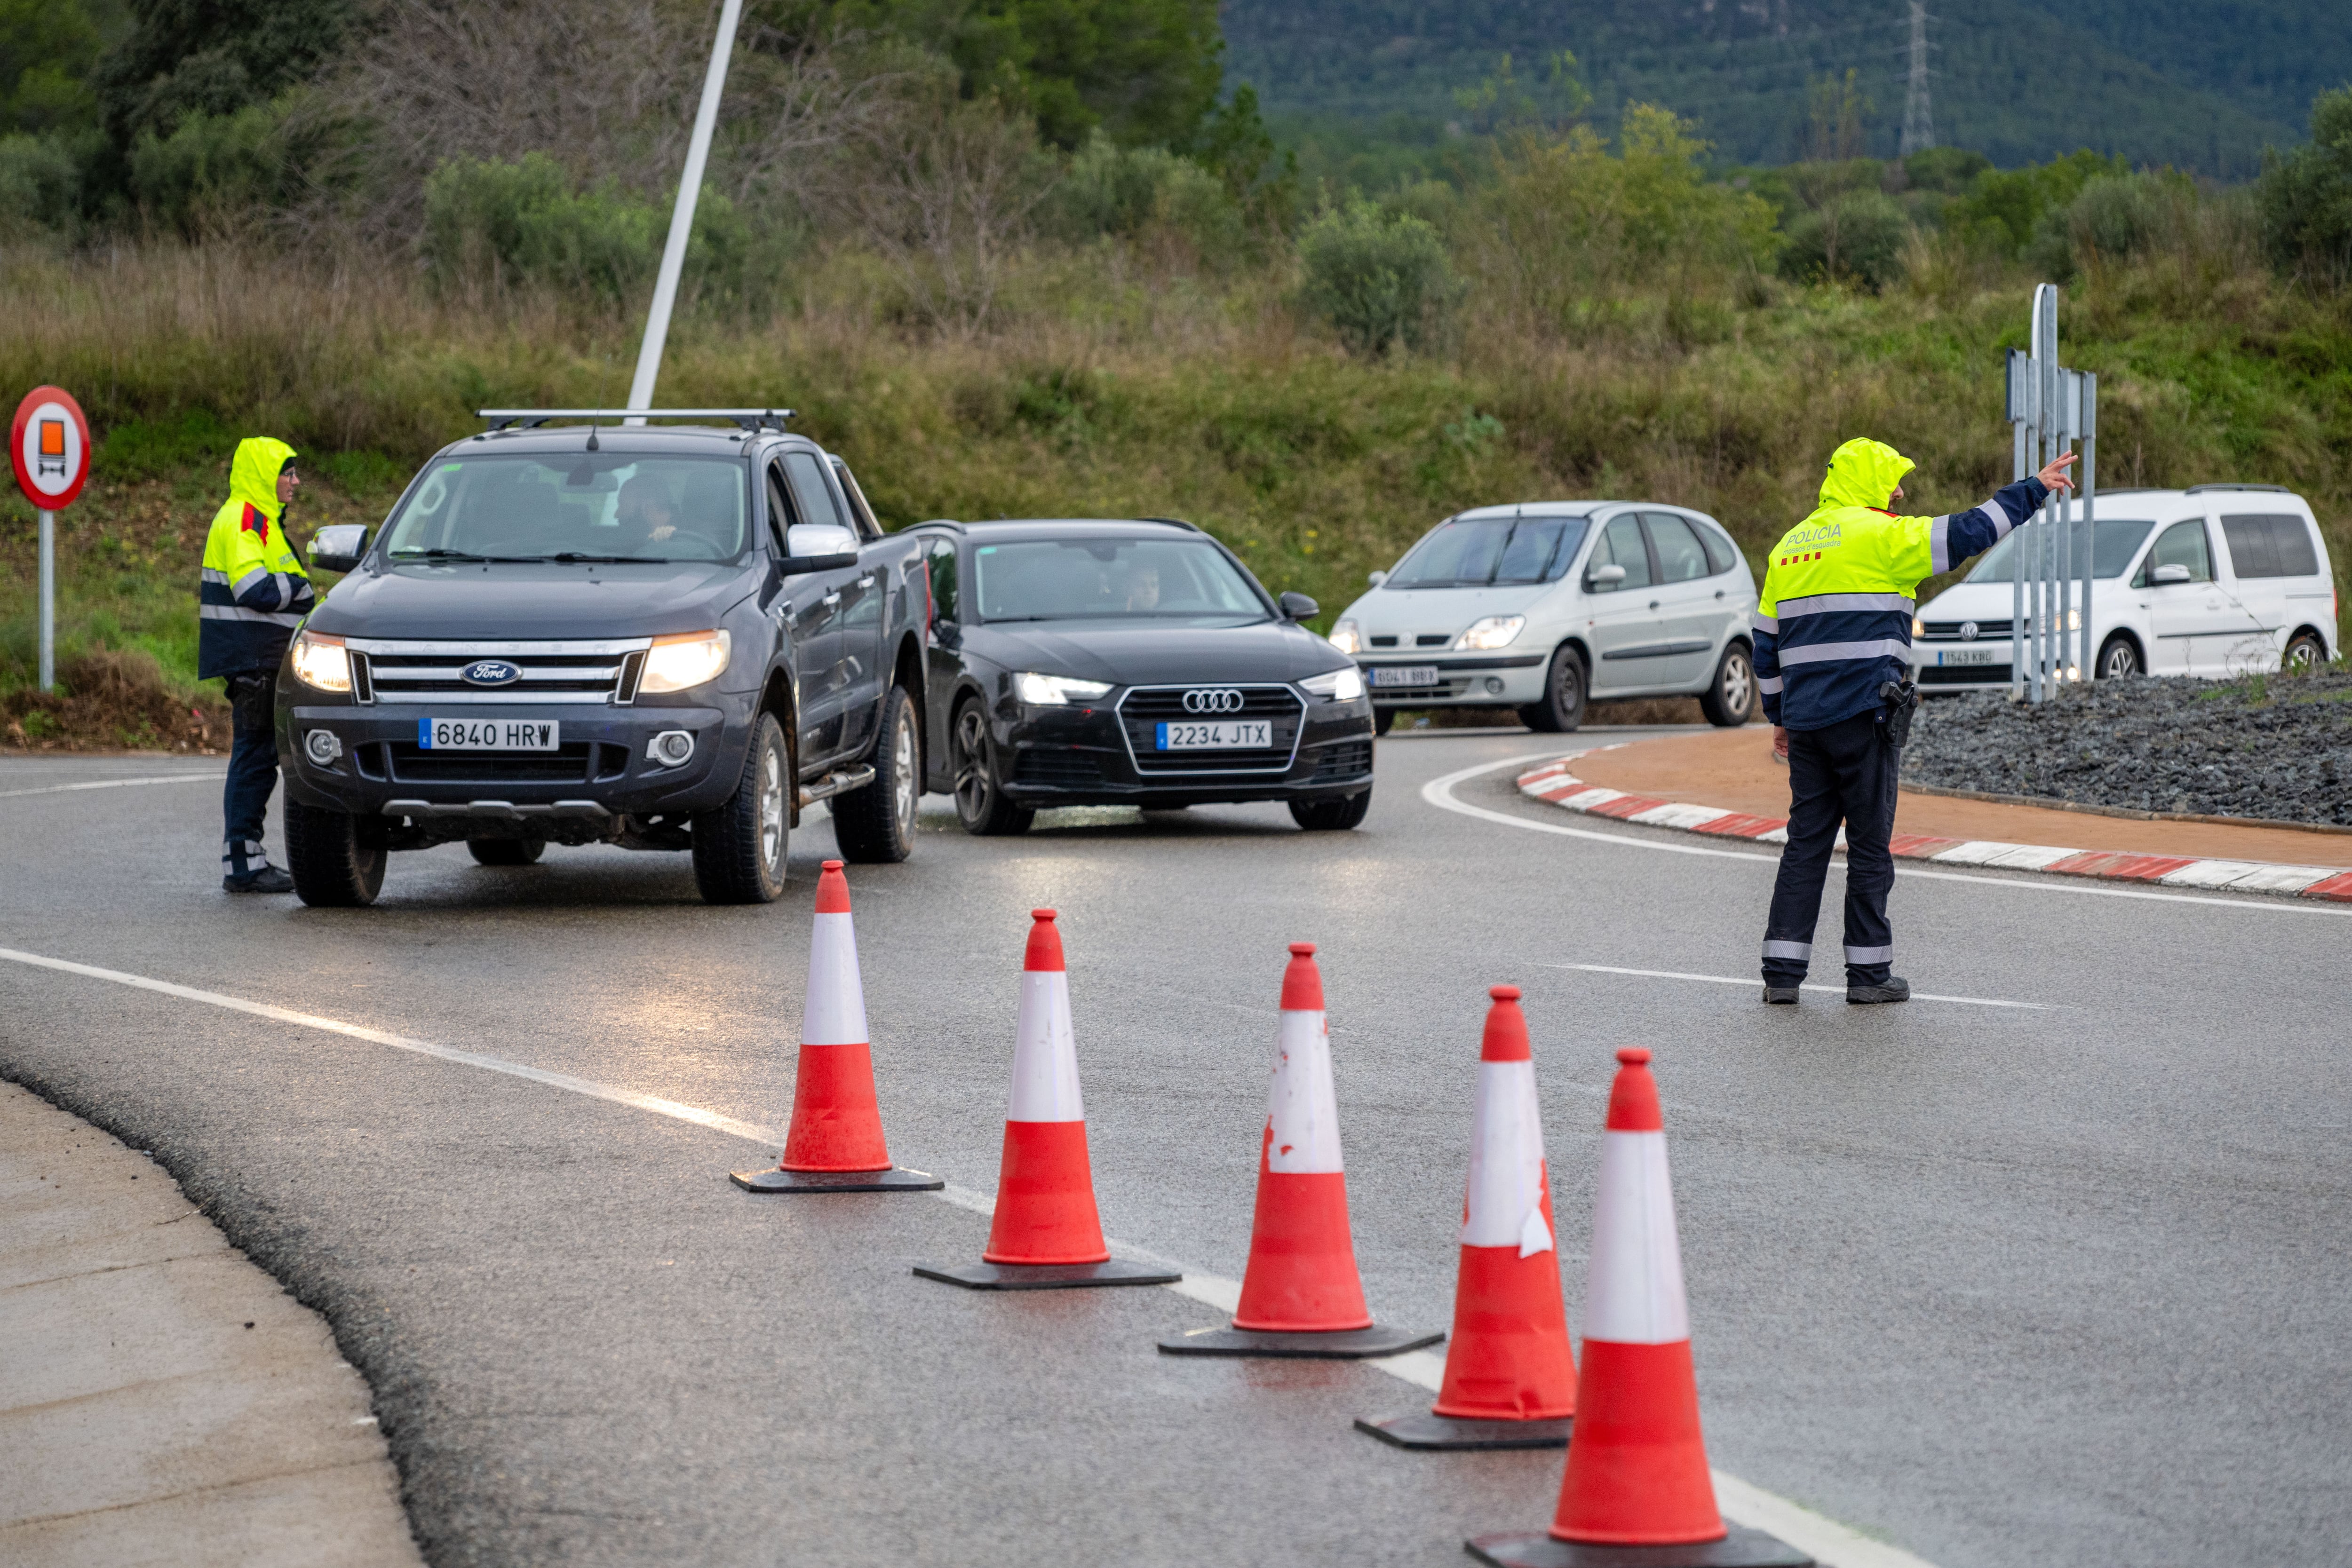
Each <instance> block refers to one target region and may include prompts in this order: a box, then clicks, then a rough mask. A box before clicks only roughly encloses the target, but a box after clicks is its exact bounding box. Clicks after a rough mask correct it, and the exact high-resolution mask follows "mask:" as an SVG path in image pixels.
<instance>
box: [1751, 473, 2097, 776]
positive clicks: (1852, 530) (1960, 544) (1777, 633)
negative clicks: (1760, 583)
mask: <svg viewBox="0 0 2352 1568" xmlns="http://www.w3.org/2000/svg"><path fill="white" fill-rule="evenodd" d="M1913 466H1914V465H1913V463H1912V461H1911V459H1909V458H1908V457H1906V456H1904V455H1902V454H1901V453H1899V452H1897V451H1895V449H1894V448H1893V447H1891V446H1888V445H1886V444H1884V443H1882V442H1876V441H1860V440H1857V441H1849V442H1847V443H1846V444H1844V445H1843V446H1841V447H1839V448H1838V449H1837V453H1836V455H1834V456H1832V458H1831V459H1830V468H1829V475H1828V477H1826V478H1825V479H1823V480H1822V498H1821V505H1820V506H1819V507H1816V508H1814V511H1813V514H1812V516H1811V517H1807V518H1806V519H1805V520H1804V521H1803V522H1801V523H1800V524H1798V525H1797V526H1796V527H1795V528H1791V529H1790V530H1789V532H1788V533H1787V534H1786V535H1785V536H1784V537H1783V538H1781V540H1780V543H1779V544H1777V545H1774V546H1773V547H1772V555H1771V558H1770V559H1769V560H1768V561H1767V562H1766V563H1765V568H1764V591H1763V592H1762V594H1761V595H1760V596H1759V599H1758V601H1757V605H1756V618H1755V632H1756V684H1757V687H1758V689H1759V692H1760V693H1761V694H1762V695H1763V698H1764V716H1765V717H1767V718H1769V719H1770V720H1771V721H1772V722H1773V723H1774V724H1777V725H1783V726H1786V727H1788V728H1790V729H1826V728H1828V727H1830V726H1831V725H1833V724H1837V723H1840V722H1842V721H1843V720H1845V719H1849V718H1852V717H1853V716H1854V715H1856V714H1858V713H1864V712H1867V711H1868V710H1870V709H1872V708H1874V707H1876V706H1878V705H1879V696H1878V688H1879V687H1880V686H1882V685H1885V684H1886V683H1887V682H1888V681H1901V680H1906V679H1908V678H1909V677H1910V674H1911V616H1912V613H1913V612H1914V611H1915V610H1916V608H1917V603H1916V598H1915V594H1916V591H1917V589H1918V586H1919V583H1920V580H1922V579H1924V578H1928V577H1933V576H1935V575H1936V574H1937V573H1938V572H1945V571H1949V570H1952V568H1953V567H1955V566H1957V565H1958V564H1959V563H1960V562H1962V561H1964V560H1966V559H1969V557H1970V556H1973V555H1976V554H1979V552H1981V551H1984V550H1988V549H1991V548H1992V547H1993V546H1994V545H1995V544H1997V543H1999V542H2000V539H2001V538H2002V537H2003V536H2004V535H2006V534H2007V533H2008V532H2009V531H2010V529H2011V528H2015V527H2017V525H2018V524H2020V523H2021V522H2023V521H2024V520H2025V519H2026V518H2028V517H2032V515H2033V513H2034V512H2035V511H2036V510H2037V509H2038V508H2039V507H2041V505H2042V502H2043V501H2044V500H2045V499H2046V498H2047V497H2049V494H2050V492H2049V490H2048V489H2047V488H2046V487H2045V486H2043V485H2042V482H2041V481H2040V480H2039V479H2021V480H2019V481H2018V482H2017V483H2016V484H2014V485H2011V486H2007V487H2006V488H2004V489H2003V490H2001V491H2000V494H1998V495H1996V496H1995V497H1993V498H1992V499H1991V500H1990V501H1987V502H1986V503H1985V504H1984V505H1983V506H1981V507H1975V508H1973V509H1971V510H1969V511H1966V512H1954V513H1952V514H1950V515H1949V516H1948V517H1896V516H1895V514H1894V513H1892V512H1889V511H1887V510H1885V502H1886V500H1887V498H1888V497H1890V496H1892V495H1893V494H1894V493H1895V486H1897V485H1900V484H1901V483H1902V482H1903V476H1905V475H1906V474H1908V473H1909V472H1911V470H1912V468H1913Z"/></svg>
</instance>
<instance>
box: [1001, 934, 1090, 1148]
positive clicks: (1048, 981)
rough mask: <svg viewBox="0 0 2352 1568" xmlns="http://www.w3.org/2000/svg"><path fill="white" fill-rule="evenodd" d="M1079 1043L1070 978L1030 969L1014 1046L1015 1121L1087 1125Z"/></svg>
mask: <svg viewBox="0 0 2352 1568" xmlns="http://www.w3.org/2000/svg"><path fill="white" fill-rule="evenodd" d="M1086 1119H1087V1113H1086V1107H1085V1106H1084V1105H1083V1104H1081V1103H1079V1100H1078V1044H1077V1040H1076V1037H1075V1036H1074V1035H1073V1034H1072V1033H1071V1031H1070V977H1069V974H1068V972H1067V971H1066V970H1062V969H1024V970H1023V971H1022V974H1021V1020H1020V1024H1019V1026H1018V1029H1017V1031H1016V1033H1015V1036H1014V1040H1013V1110H1012V1112H1011V1113H1009V1115H1008V1116H1007V1117H1006V1120H1008V1121H1013V1122H1083V1121H1085V1120H1086Z"/></svg>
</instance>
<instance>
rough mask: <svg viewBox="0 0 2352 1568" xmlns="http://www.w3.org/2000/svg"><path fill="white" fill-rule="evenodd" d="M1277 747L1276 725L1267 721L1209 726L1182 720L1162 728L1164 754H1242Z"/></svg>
mask: <svg viewBox="0 0 2352 1568" xmlns="http://www.w3.org/2000/svg"><path fill="white" fill-rule="evenodd" d="M1273 744H1274V721H1273V720H1272V719H1265V718H1221V719H1212V720H1209V721H1207V722H1205V723H1194V722H1192V721H1191V720H1182V721H1179V722H1177V723H1172V724H1163V725H1161V726H1160V740H1159V749H1160V750H1161V751H1238V750H1241V749H1242V748H1244V747H1258V748H1260V749H1264V748H1265V747H1271V746H1272V745H1273Z"/></svg>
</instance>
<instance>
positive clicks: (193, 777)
mask: <svg viewBox="0 0 2352 1568" xmlns="http://www.w3.org/2000/svg"><path fill="white" fill-rule="evenodd" d="M221 778H222V775H220V774H218V773H164V774H159V775H157V776H156V777H154V778H152V779H92V780H91V781H90V782H89V783H87V784H44V785H42V786H41V787H40V788H39V789H0V800H16V798H17V797H18V796H20V795H62V794H64V793H66V792H67V791H68V790H69V789H129V788H130V787H131V786H132V785H134V784H217V783H219V782H220V781H221Z"/></svg>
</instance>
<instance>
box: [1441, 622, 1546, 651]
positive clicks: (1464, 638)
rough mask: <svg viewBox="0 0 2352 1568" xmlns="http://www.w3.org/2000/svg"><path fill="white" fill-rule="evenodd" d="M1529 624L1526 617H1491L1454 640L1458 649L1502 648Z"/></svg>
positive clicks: (1476, 623) (1474, 624) (1477, 623)
mask: <svg viewBox="0 0 2352 1568" xmlns="http://www.w3.org/2000/svg"><path fill="white" fill-rule="evenodd" d="M1527 623H1528V618H1527V617H1526V616H1524V615H1489V616H1487V617H1486V619H1485V620H1484V621H1474V622H1471V624H1470V630H1468V631H1467V632H1463V633H1462V635H1460V636H1459V637H1456V638H1455V639H1454V646H1455V647H1456V648H1475V649H1480V650H1484V649H1487V648H1500V647H1504V646H1506V645H1507V644H1508V643H1509V642H1510V640H1511V639H1512V638H1514V637H1516V636H1517V635H1518V634H1519V630H1520V628H1522V627H1524V626H1525V625H1527Z"/></svg>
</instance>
